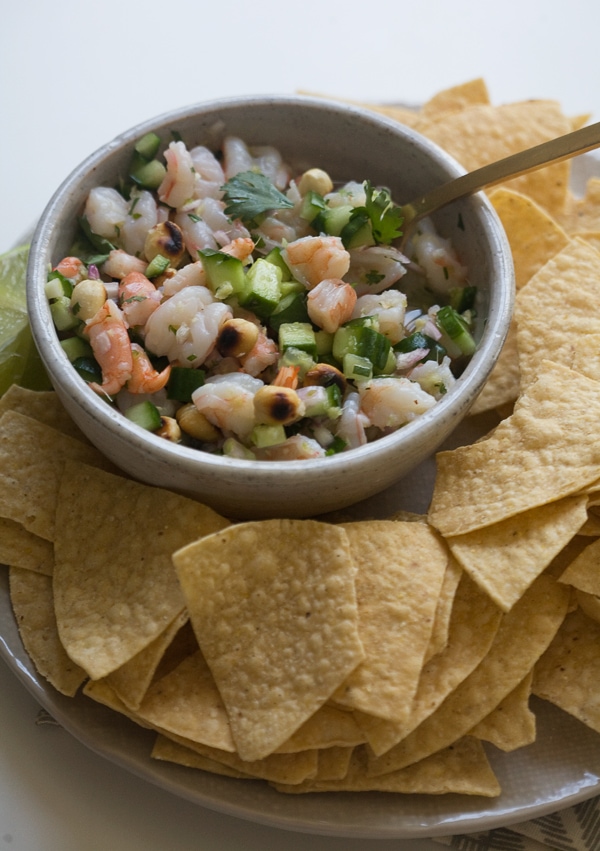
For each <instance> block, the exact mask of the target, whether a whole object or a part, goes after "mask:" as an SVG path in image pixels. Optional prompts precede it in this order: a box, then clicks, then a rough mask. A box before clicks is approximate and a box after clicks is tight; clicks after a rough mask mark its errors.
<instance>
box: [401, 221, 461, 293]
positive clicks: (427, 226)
mask: <svg viewBox="0 0 600 851" xmlns="http://www.w3.org/2000/svg"><path fill="white" fill-rule="evenodd" d="M412 245H413V249H414V252H415V257H416V261H417V263H418V264H419V266H421V268H422V269H423V271H424V272H425V275H426V277H427V282H428V284H429V285H430V286H431V287H432V289H433V290H434V291H435V292H438V293H446V292H448V290H449V289H450V288H451V287H460V286H464V284H465V282H466V280H467V269H466V268H465V267H464V266H463V265H462V264H461V262H460V260H459V258H458V255H457V253H456V251H455V250H454V248H453V246H452V243H451V242H450V240H449V239H444V238H443V237H441V236H439V234H437V233H436V232H435V230H434V228H433V225H432V224H431V222H430V221H429V220H428V219H424V220H423V221H422V222H421V223H420V225H419V232H418V233H417V234H415V236H414V237H413V239H412Z"/></svg>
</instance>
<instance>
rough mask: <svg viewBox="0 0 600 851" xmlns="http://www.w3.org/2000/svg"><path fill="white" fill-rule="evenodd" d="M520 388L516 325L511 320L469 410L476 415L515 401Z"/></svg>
mask: <svg viewBox="0 0 600 851" xmlns="http://www.w3.org/2000/svg"><path fill="white" fill-rule="evenodd" d="M520 389H521V372H520V370H519V351H518V349H517V326H516V323H515V322H512V323H511V325H510V327H509V329H508V334H507V335H506V340H505V341H504V345H503V346H502V350H501V352H500V355H499V356H498V360H497V361H496V364H495V365H494V368H493V369H492V371H491V373H490V377H489V378H488V380H487V381H486V383H485V384H484V386H483V390H482V391H481V393H480V394H479V396H478V397H477V399H475V402H474V403H473V405H472V406H471V409H470V411H469V414H470V416H476V415H477V414H482V413H484V412H486V411H494V410H497V409H498V408H499V407H501V406H502V405H507V404H512V403H513V402H515V400H516V399H517V397H518V395H519V391H520Z"/></svg>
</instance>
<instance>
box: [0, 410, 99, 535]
mask: <svg viewBox="0 0 600 851" xmlns="http://www.w3.org/2000/svg"><path fill="white" fill-rule="evenodd" d="M67 459H72V460H74V461H77V462H80V463H82V464H84V463H85V464H94V465H96V466H98V467H103V468H105V469H112V465H111V464H110V463H109V462H108V461H107V460H106V458H104V456H103V455H102V454H101V453H100V452H98V450H97V449H95V448H94V447H93V446H87V445H86V444H84V443H82V442H81V441H79V440H76V439H75V438H73V437H69V436H68V435H66V434H63V433H62V432H60V431H57V430H56V429H54V428H52V427H51V426H47V425H45V423H40V422H38V421H37V420H34V419H32V418H31V417H28V416H25V415H24V414H21V413H19V412H18V411H7V412H6V413H4V414H3V415H2V417H1V418H0V517H4V518H6V519H8V520H13V521H15V522H16V523H22V524H23V526H24V527H25V529H27V530H28V531H29V532H32V533H33V534H34V535H39V536H40V537H41V538H45V539H46V540H47V541H52V540H54V519H55V512H56V498H57V492H58V486H59V482H60V478H61V475H62V471H63V467H64V464H65V461H66V460H67Z"/></svg>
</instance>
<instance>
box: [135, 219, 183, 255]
mask: <svg viewBox="0 0 600 851" xmlns="http://www.w3.org/2000/svg"><path fill="white" fill-rule="evenodd" d="M184 253H185V243H184V241H183V233H182V232H181V228H180V227H179V225H176V224H175V222H171V221H169V220H167V221H166V222H160V223H159V224H157V225H155V226H154V227H153V228H151V229H150V230H149V231H148V235H147V237H146V242H145V243H144V254H145V255H146V260H148V262H150V261H151V260H153V259H154V258H155V257H156V256H157V254H162V256H163V257H167V258H168V259H169V260H170V261H171V265H172V266H177V264H178V263H179V261H180V260H181V258H182V257H183V255H184Z"/></svg>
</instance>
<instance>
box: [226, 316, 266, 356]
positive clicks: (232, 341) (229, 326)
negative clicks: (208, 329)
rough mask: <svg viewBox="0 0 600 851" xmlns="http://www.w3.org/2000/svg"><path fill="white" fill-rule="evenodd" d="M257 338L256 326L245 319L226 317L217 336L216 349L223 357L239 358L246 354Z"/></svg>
mask: <svg viewBox="0 0 600 851" xmlns="http://www.w3.org/2000/svg"><path fill="white" fill-rule="evenodd" d="M257 340H258V327H257V326H256V325H255V324H254V323H253V322H248V320H247V319H239V318H235V319H228V320H227V322H224V323H223V325H222V327H221V330H220V331H219V336H218V337H217V344H216V345H217V351H218V352H219V354H221V355H223V357H225V358H226V357H234V358H241V357H243V356H244V355H247V354H248V352H250V351H251V350H252V349H253V348H254V346H255V345H256V341H257Z"/></svg>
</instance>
